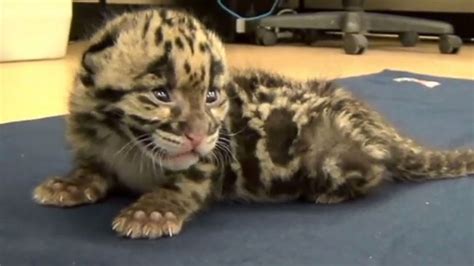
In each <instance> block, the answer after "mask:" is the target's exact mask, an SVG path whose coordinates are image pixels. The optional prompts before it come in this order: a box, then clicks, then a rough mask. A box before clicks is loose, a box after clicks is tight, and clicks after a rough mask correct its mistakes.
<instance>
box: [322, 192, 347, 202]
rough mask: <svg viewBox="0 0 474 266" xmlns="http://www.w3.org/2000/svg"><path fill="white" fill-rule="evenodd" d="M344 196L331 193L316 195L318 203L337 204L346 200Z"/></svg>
mask: <svg viewBox="0 0 474 266" xmlns="http://www.w3.org/2000/svg"><path fill="white" fill-rule="evenodd" d="M345 200H346V199H345V198H343V197H339V196H336V195H331V194H321V195H319V196H317V197H316V203H318V204H336V203H340V202H343V201H345Z"/></svg>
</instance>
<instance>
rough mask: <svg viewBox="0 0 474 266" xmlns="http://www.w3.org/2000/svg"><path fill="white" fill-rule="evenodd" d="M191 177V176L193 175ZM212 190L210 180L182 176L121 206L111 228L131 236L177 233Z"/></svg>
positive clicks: (141, 236) (201, 206) (143, 236)
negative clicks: (122, 207) (123, 206)
mask: <svg viewBox="0 0 474 266" xmlns="http://www.w3.org/2000/svg"><path fill="white" fill-rule="evenodd" d="M193 178H194V177H193ZM210 194H211V180H210V179H205V180H201V179H200V178H196V179H194V180H190V179H186V178H183V180H182V181H180V182H176V183H173V184H168V185H163V186H161V187H158V188H156V189H155V190H153V191H152V192H149V193H146V194H144V195H142V196H141V197H140V198H139V199H138V200H137V201H136V202H135V203H133V204H132V205H130V206H129V207H127V208H125V209H123V210H122V211H121V212H120V213H119V215H118V216H117V217H116V218H115V219H114V221H113V223H112V228H113V230H115V231H116V232H117V233H118V234H119V235H121V236H126V237H130V238H150V239H153V238H159V237H163V236H173V235H176V234H178V233H179V232H180V231H181V229H182V226H183V223H185V222H186V221H187V220H189V219H190V217H191V216H192V215H193V214H195V213H196V212H197V211H199V210H200V209H201V208H203V206H204V205H205V203H206V202H208V200H209V198H210V196H209V195H210Z"/></svg>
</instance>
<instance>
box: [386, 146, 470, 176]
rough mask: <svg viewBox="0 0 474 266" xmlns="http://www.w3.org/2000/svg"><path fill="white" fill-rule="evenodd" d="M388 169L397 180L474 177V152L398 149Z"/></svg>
mask: <svg viewBox="0 0 474 266" xmlns="http://www.w3.org/2000/svg"><path fill="white" fill-rule="evenodd" d="M388 168H389V170H390V171H391V173H392V174H393V176H392V178H393V179H395V180H408V181H425V180H434V179H445V178H456V177H464V176H467V175H474V150H464V151H461V150H459V151H458V150H456V151H434V150H427V149H424V148H420V147H407V146H405V147H404V148H400V147H397V148H395V149H393V150H392V152H391V159H390V163H389V165H388Z"/></svg>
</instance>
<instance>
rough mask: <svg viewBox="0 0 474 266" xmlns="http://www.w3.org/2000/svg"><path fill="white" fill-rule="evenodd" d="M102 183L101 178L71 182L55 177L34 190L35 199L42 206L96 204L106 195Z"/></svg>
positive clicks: (72, 180) (73, 180)
mask: <svg viewBox="0 0 474 266" xmlns="http://www.w3.org/2000/svg"><path fill="white" fill-rule="evenodd" d="M101 181H103V180H102V179H101V178H100V177H97V178H94V177H89V178H87V179H71V180H67V179H61V178H57V177H54V178H51V179H48V180H46V181H45V182H43V183H42V184H40V185H39V186H37V187H36V188H35V189H34V191H33V199H34V200H35V201H36V202H37V203H39V204H42V205H50V206H58V207H72V206H76V205H81V204H90V203H94V202H96V201H98V200H100V199H102V198H103V197H104V196H105V194H106V187H105V186H104V184H103V182H101Z"/></svg>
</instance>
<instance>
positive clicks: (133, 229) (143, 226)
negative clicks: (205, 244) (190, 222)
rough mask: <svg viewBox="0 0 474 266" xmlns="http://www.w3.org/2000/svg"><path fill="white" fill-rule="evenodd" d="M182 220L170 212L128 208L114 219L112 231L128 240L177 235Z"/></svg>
mask: <svg viewBox="0 0 474 266" xmlns="http://www.w3.org/2000/svg"><path fill="white" fill-rule="evenodd" d="M183 222H184V218H183V217H182V216H180V215H177V214H175V213H174V212H171V211H165V212H163V211H160V210H157V209H153V208H140V207H138V206H137V207H130V208H127V209H124V210H123V211H121V213H120V214H119V215H118V216H117V217H116V218H115V219H114V221H113V223H112V229H113V230H115V231H116V232H117V233H118V234H119V235H121V236H126V237H130V238H149V239H154V238H159V237H164V236H170V237H171V236H174V235H177V234H179V232H180V231H181V228H182V226H183Z"/></svg>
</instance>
